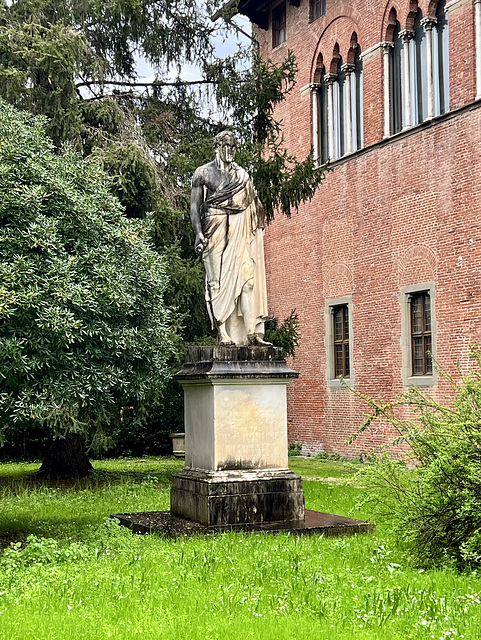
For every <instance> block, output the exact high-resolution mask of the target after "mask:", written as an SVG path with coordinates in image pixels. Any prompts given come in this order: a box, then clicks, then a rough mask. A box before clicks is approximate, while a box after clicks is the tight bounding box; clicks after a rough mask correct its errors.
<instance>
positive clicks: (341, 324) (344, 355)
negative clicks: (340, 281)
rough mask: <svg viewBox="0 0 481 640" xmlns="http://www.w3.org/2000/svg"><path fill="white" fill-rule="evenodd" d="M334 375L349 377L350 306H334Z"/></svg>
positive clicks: (336, 376)
mask: <svg viewBox="0 0 481 640" xmlns="http://www.w3.org/2000/svg"><path fill="white" fill-rule="evenodd" d="M332 315H333V322H334V327H333V332H334V377H335V378H341V377H342V378H349V375H350V366H349V307H348V306H347V304H346V305H340V306H338V307H333V314H332Z"/></svg>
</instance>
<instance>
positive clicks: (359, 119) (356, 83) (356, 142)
mask: <svg viewBox="0 0 481 640" xmlns="http://www.w3.org/2000/svg"><path fill="white" fill-rule="evenodd" d="M351 95H352V99H351V105H352V107H351V108H352V150H353V151H357V150H358V149H362V147H363V145H364V127H363V82H362V60H361V47H360V46H359V45H358V46H357V50H356V56H355V58H354V72H353V74H352V80H351Z"/></svg>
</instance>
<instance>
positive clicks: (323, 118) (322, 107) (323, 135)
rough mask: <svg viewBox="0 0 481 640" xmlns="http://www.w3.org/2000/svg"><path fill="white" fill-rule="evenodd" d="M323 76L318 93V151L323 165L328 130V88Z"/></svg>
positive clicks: (327, 146)
mask: <svg viewBox="0 0 481 640" xmlns="http://www.w3.org/2000/svg"><path fill="white" fill-rule="evenodd" d="M324 75H325V73H324V72H323V73H322V76H321V88H320V90H319V91H318V99H319V119H320V125H319V137H320V140H319V151H320V154H319V155H320V158H321V163H323V164H324V163H325V162H327V161H328V160H329V129H328V96H327V92H328V88H327V82H324Z"/></svg>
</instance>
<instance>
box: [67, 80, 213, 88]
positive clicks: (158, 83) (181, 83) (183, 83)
mask: <svg viewBox="0 0 481 640" xmlns="http://www.w3.org/2000/svg"><path fill="white" fill-rule="evenodd" d="M201 84H218V81H217V80H174V81H173V82H164V81H162V82H161V81H158V80H154V81H153V82H129V81H123V80H105V81H104V82H102V83H101V85H102V86H104V85H112V86H115V87H190V86H194V85H201ZM92 85H95V86H99V84H97V83H95V82H87V81H84V82H77V83H76V85H75V87H76V88H77V89H79V88H80V87H88V88H90V87H91V86H92Z"/></svg>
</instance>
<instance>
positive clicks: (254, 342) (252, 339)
mask: <svg viewBox="0 0 481 640" xmlns="http://www.w3.org/2000/svg"><path fill="white" fill-rule="evenodd" d="M247 344H248V345H249V347H272V342H266V340H263V339H262V338H261V337H260V335H259V334H258V333H249V334H248V336H247Z"/></svg>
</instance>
